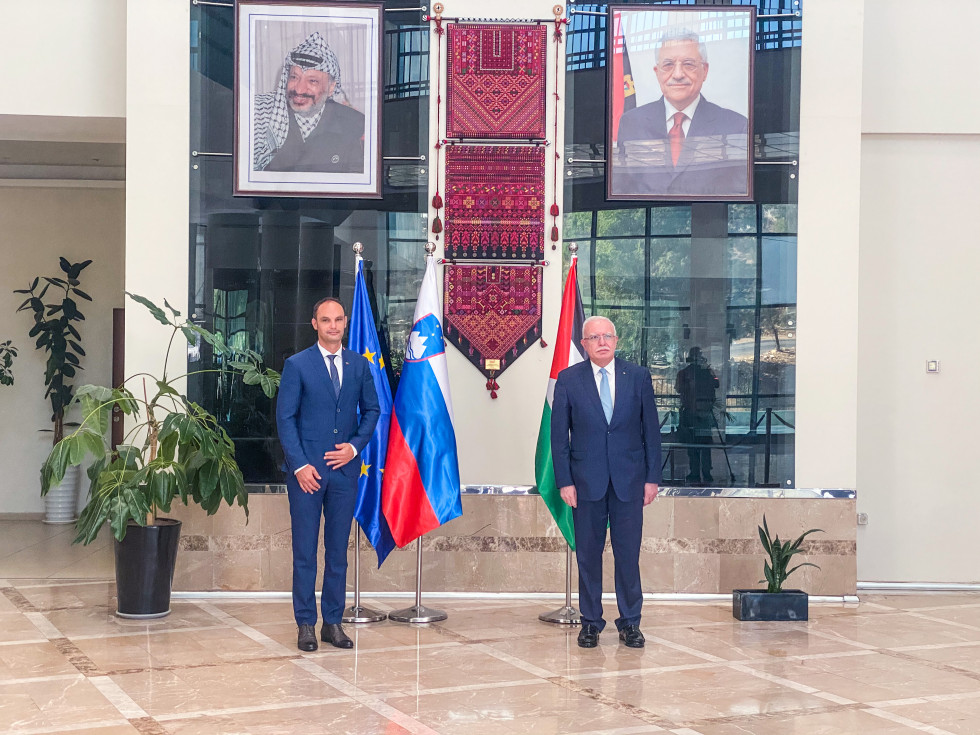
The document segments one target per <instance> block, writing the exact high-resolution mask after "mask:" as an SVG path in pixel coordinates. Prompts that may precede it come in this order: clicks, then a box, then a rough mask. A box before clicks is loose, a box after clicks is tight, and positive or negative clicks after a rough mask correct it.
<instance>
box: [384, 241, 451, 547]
mask: <svg viewBox="0 0 980 735" xmlns="http://www.w3.org/2000/svg"><path fill="white" fill-rule="evenodd" d="M426 261H427V262H426V266H425V277H424V278H423V279H422V288H421V289H419V300H418V302H417V303H416V305H415V320H414V324H413V326H412V333H411V334H410V335H409V337H408V345H407V346H406V348H405V362H404V364H403V366H402V373H401V378H400V379H399V381H398V390H397V391H396V393H395V409H394V412H393V414H392V416H391V431H390V432H389V434H388V461H387V463H386V465H385V477H384V484H383V486H382V490H381V507H382V509H383V511H384V515H385V518H386V519H387V520H388V527H389V528H390V529H391V535H392V537H393V538H394V540H395V543H396V544H398V546H406V545H408V544H410V543H411V542H412V541H414V540H415V539H417V538H418V537H419V536H422V535H424V534H426V533H428V532H429V531H431V530H432V529H434V528H438V527H439V526H441V525H442V524H443V523H446V522H447V521H451V520H452V519H453V518H457V517H459V516H461V515H462V514H463V507H462V501H461V499H460V487H459V459H458V458H457V454H456V432H455V430H454V428H453V409H452V400H451V399H450V396H449V369H448V366H447V364H446V344H445V342H444V341H443V338H442V322H441V321H440V317H441V315H442V301H441V300H440V298H439V282H438V279H437V278H436V267H435V260H434V258H433V257H432V256H429V257H427V258H426Z"/></svg>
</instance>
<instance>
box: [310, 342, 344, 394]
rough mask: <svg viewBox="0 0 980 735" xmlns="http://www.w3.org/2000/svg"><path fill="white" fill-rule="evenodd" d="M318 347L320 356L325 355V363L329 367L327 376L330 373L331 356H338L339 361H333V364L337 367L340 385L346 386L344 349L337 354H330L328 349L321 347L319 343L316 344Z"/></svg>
mask: <svg viewBox="0 0 980 735" xmlns="http://www.w3.org/2000/svg"><path fill="white" fill-rule="evenodd" d="M316 347H317V349H318V350H320V354H321V355H323V362H324V363H326V365H327V374H329V373H330V359H329V356H330V355H336V356H337V359H336V360H334V361H333V364H334V365H336V366H337V378H338V379H339V380H340V384H341V385H343V384H344V355H343V352H344V348H343V347H340V349H338V350H337V351H336V352H330V350H328V349H327V348H326V347H324V346H323V345H321V344H320V343H319V342H317V343H316Z"/></svg>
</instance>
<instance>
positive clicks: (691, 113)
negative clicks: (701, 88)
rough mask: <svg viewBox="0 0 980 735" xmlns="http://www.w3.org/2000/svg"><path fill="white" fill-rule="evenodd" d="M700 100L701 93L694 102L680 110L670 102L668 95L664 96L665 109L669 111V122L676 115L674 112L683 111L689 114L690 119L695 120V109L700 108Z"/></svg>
mask: <svg viewBox="0 0 980 735" xmlns="http://www.w3.org/2000/svg"><path fill="white" fill-rule="evenodd" d="M700 102H701V95H698V98H697V99H696V100H694V102H692V103H691V104H689V105H688V106H687V107H685V108H684V109H683V110H678V109H677V108H676V107H674V106H673V105H672V104H670V102H668V101H667V98H666V97H664V109H665V110H666V111H667V122H668V123H669V122H670V119H671V118H672V117H673V116H674V113H677V112H683V113H684V114H685V115H686V116H687V119H688V120H693V119H694V111H695V110H697V109H698V103H700Z"/></svg>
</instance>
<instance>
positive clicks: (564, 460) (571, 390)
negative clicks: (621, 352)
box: [551, 358, 660, 501]
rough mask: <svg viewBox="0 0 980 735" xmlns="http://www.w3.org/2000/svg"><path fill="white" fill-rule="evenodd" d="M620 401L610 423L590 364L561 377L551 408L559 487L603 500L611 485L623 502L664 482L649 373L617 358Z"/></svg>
mask: <svg viewBox="0 0 980 735" xmlns="http://www.w3.org/2000/svg"><path fill="white" fill-rule="evenodd" d="M610 365H611V366H614V369H615V371H616V397H615V403H614V406H613V415H612V420H611V421H609V422H608V423H607V422H606V416H605V414H604V413H603V411H602V403H600V401H599V389H598V388H597V387H596V382H595V377H594V375H593V373H592V363H591V362H589V361H588V360H586V361H585V362H580V363H578V364H577V365H573V366H572V367H569V368H566V369H564V370H562V371H561V372H560V373H558V380H557V382H556V383H555V400H554V403H553V405H552V408H551V455H552V462H553V463H554V467H555V480H556V481H557V483H558V487H560V488H561V487H565V486H566V485H574V486H575V489H576V492H577V493H578V496H579V497H580V498H581V499H583V500H599V499H601V498H602V497H603V496H604V495H605V494H606V490H607V489H608V488H609V484H610V483H612V486H613V489H614V490H615V492H616V495H617V496H618V497H619V499H620V500H623V501H626V500H630V499H635V498H636V497H637V496H640V497H642V495H643V485H644V483H647V482H656V483H659V482H660V420H659V419H658V417H657V400H656V398H655V396H654V394H653V384H652V382H651V381H650V372H649V371H648V370H647V369H646V368H643V367H640V366H639V365H634V364H633V363H631V362H627V361H626V360H621V359H619V358H616V359H615V360H614V361H613V362H612V363H610Z"/></svg>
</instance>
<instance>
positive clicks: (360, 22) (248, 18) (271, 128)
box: [234, 0, 383, 199]
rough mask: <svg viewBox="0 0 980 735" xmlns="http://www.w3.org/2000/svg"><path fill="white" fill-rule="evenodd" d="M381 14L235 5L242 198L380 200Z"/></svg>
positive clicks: (357, 7)
mask: <svg viewBox="0 0 980 735" xmlns="http://www.w3.org/2000/svg"><path fill="white" fill-rule="evenodd" d="M382 12H383V9H382V3H380V2H378V3H371V2H356V3H355V2H347V3H344V2H321V1H314V0H309V1H306V0H296V1H295V2H270V1H268V0H266V1H265V2H262V1H261V0H237V3H236V6H235V151H234V166H235V191H234V193H235V195H236V196H287V197H288V196H292V197H343V198H347V199H380V198H381V87H382V84H383V80H382V67H381V60H382V45H381V41H382V27H383V20H382Z"/></svg>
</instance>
